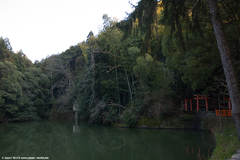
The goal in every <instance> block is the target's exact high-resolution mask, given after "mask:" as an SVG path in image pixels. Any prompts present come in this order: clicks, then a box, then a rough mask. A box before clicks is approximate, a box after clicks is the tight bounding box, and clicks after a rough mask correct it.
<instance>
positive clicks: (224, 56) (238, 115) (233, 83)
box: [207, 0, 240, 141]
mask: <svg viewBox="0 0 240 160" xmlns="http://www.w3.org/2000/svg"><path fill="white" fill-rule="evenodd" d="M207 2H208V7H209V10H210V16H211V21H212V24H213V29H214V33H215V36H216V39H217V43H218V49H219V51H220V55H221V60H222V65H223V69H224V74H225V77H226V80H227V86H228V93H229V96H230V99H231V102H232V116H233V118H234V121H235V125H236V129H237V133H238V138H239V141H240V91H239V86H238V81H237V76H236V73H235V71H234V67H233V62H232V57H231V52H230V49H229V45H228V42H227V38H226V35H225V31H224V28H223V23H222V19H221V17H220V12H219V9H218V4H217V0H208V1H207Z"/></svg>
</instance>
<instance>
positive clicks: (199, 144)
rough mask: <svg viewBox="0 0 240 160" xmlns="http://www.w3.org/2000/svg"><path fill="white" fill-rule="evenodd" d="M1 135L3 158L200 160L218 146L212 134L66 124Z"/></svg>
mask: <svg viewBox="0 0 240 160" xmlns="http://www.w3.org/2000/svg"><path fill="white" fill-rule="evenodd" d="M0 136H1V139H0V156H12V157H13V156H16V157H17V156H29V157H31V156H32V157H36V156H45V157H49V159H51V160H52V159H53V160H55V159H56V160H61V159H72V160H75V159H81V160H89V159H94V160H95V159H96V160H108V159H111V160H112V159H114V160H128V159H129V160H148V159H149V160H154V159H171V160H172V159H173V160H174V159H177V160H181V159H182V160H190V159H200V158H201V157H197V156H198V155H201V156H203V155H205V157H208V156H209V155H210V154H211V153H212V151H213V149H214V147H215V144H214V141H213V136H212V135H211V134H210V133H209V132H197V131H182V130H177V131H176V130H138V129H125V128H113V127H109V126H102V125H88V124H87V123H83V122H79V124H78V122H75V123H71V122H65V121H64V122H62V121H58V122H48V121H45V122H24V123H14V124H8V125H2V126H0ZM198 148H200V151H201V154H199V152H198Z"/></svg>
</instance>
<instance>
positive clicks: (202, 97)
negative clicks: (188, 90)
mask: <svg viewBox="0 0 240 160" xmlns="http://www.w3.org/2000/svg"><path fill="white" fill-rule="evenodd" d="M194 99H196V100H197V111H199V99H205V102H206V111H208V99H210V98H209V97H208V96H203V95H194ZM188 101H189V102H190V110H191V111H192V99H191V98H185V104H184V106H185V111H187V103H188ZM230 103H231V102H230Z"/></svg>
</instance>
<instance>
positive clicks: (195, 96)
mask: <svg viewBox="0 0 240 160" xmlns="http://www.w3.org/2000/svg"><path fill="white" fill-rule="evenodd" d="M194 99H196V100H197V111H199V99H205V102H206V111H208V101H207V100H208V99H210V98H209V97H207V96H203V95H194Z"/></svg>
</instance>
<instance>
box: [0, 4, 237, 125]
mask: <svg viewBox="0 0 240 160" xmlns="http://www.w3.org/2000/svg"><path fill="white" fill-rule="evenodd" d="M239 5H240V4H239V2H238V0H229V1H226V0H219V7H220V12H221V15H222V19H223V20H224V21H223V22H224V27H225V31H226V34H227V38H228V40H229V44H230V47H231V48H230V49H231V53H232V56H233V59H234V66H235V68H236V71H237V74H238V77H239V58H240V57H239V55H240V49H239V48H240V43H239V38H240V30H239V24H240V23H239V16H240V12H239V9H238V8H239ZM0 68H1V70H0V83H1V85H0V120H1V121H5V120H7V119H10V120H27V119H38V118H47V117H49V116H51V114H52V113H53V112H66V111H71V110H72V105H73V103H75V104H77V105H78V106H79V114H80V117H81V118H85V119H88V120H90V121H91V122H104V123H112V122H117V121H123V122H125V123H126V124H127V125H128V126H131V125H134V124H135V123H136V122H137V120H138V118H139V117H140V116H141V115H145V116H151V117H159V116H161V115H164V114H165V113H169V112H171V111H174V110H175V109H177V108H180V107H181V105H180V104H181V100H182V98H183V97H184V96H186V95H192V94H195V93H200V94H205V95H207V94H213V93H214V94H215V95H220V94H226V93H227V86H226V80H225V77H224V73H223V69H222V63H221V60H220V56H219V51H218V48H217V43H216V39H215V36H214V32H213V28H212V24H211V21H210V16H209V14H208V9H207V6H206V4H205V2H204V1H203V0H199V1H197V2H195V1H192V0H188V1H184V0H180V1H175V0H171V1H165V0H164V1H150V0H140V1H139V3H138V5H137V6H135V10H134V11H133V12H132V13H131V14H129V16H128V18H127V19H125V20H123V21H121V22H118V21H117V20H116V19H114V18H111V17H109V16H108V15H103V28H102V30H101V31H100V32H99V33H98V35H96V36H94V34H93V32H92V31H90V32H89V35H88V36H87V39H86V41H83V42H81V43H79V44H77V45H75V46H71V47H70V48H69V49H67V50H66V51H64V52H62V53H60V54H56V55H52V56H49V57H46V58H45V59H43V60H42V61H40V62H39V61H36V62H35V63H34V64H32V62H31V61H30V60H29V59H27V57H26V56H25V54H24V53H23V52H22V51H19V52H18V53H13V51H12V49H11V45H10V42H9V40H8V39H7V38H6V39H3V38H1V39H0Z"/></svg>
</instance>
